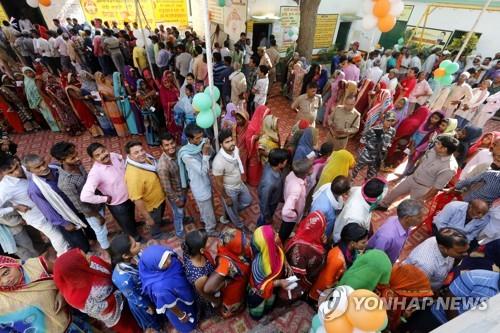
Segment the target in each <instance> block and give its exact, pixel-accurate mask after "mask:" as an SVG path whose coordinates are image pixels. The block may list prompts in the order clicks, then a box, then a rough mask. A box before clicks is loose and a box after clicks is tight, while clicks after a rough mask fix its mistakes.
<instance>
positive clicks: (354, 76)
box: [342, 64, 359, 82]
mask: <svg viewBox="0 0 500 333" xmlns="http://www.w3.org/2000/svg"><path fill="white" fill-rule="evenodd" d="M342 71H343V72H344V74H345V80H346V81H356V82H358V81H359V68H358V66H356V65H354V64H349V65H347V66H345V67H344V68H342Z"/></svg>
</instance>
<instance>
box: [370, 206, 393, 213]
mask: <svg viewBox="0 0 500 333" xmlns="http://www.w3.org/2000/svg"><path fill="white" fill-rule="evenodd" d="M388 209H389V207H384V206H377V207H375V208H373V210H380V211H381V212H387V210H388Z"/></svg>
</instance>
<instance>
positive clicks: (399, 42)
mask: <svg viewBox="0 0 500 333" xmlns="http://www.w3.org/2000/svg"><path fill="white" fill-rule="evenodd" d="M404 42H405V40H404V38H403V37H401V38H400V39H398V44H399V45H403V43H404Z"/></svg>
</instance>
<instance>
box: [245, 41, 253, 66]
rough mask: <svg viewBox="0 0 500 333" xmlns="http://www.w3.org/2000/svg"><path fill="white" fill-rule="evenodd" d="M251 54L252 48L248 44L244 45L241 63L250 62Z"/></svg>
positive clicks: (246, 63)
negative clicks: (243, 56) (243, 58)
mask: <svg viewBox="0 0 500 333" xmlns="http://www.w3.org/2000/svg"><path fill="white" fill-rule="evenodd" d="M252 55H253V51H252V48H251V47H250V45H245V60H244V61H243V64H245V65H248V64H249V63H250V57H251V56H252Z"/></svg>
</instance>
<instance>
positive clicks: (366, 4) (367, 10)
mask: <svg viewBox="0 0 500 333" xmlns="http://www.w3.org/2000/svg"><path fill="white" fill-rule="evenodd" d="M374 5H375V2H373V1H372V0H365V1H363V3H362V5H361V8H362V11H363V13H364V14H371V13H372V12H373V6H374Z"/></svg>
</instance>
